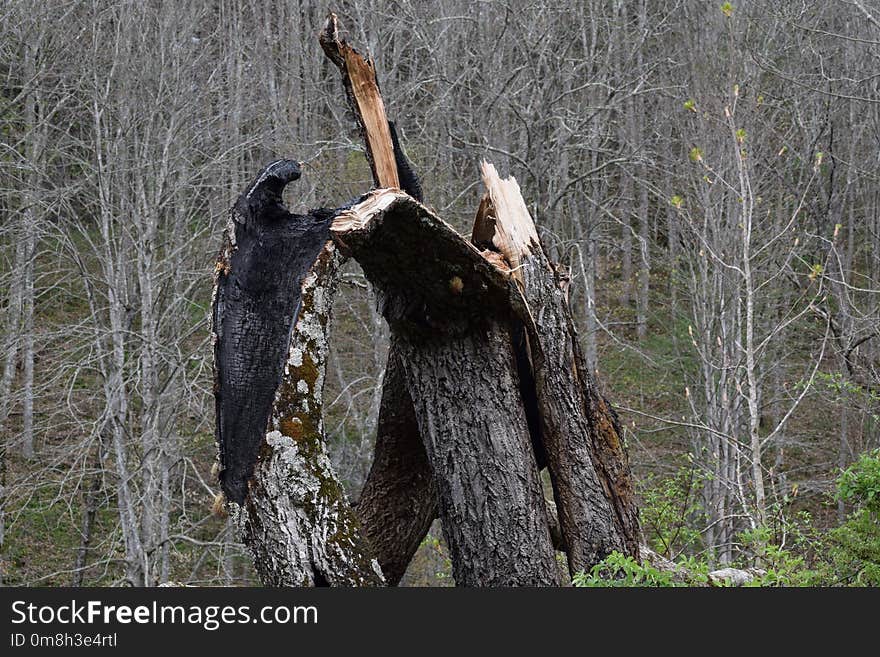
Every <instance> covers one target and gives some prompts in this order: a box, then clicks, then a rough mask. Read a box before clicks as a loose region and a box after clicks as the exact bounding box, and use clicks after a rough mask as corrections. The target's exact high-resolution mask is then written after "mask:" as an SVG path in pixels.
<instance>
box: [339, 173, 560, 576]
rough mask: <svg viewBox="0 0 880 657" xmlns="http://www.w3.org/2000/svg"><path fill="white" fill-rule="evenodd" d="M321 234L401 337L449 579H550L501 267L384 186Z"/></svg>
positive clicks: (553, 570)
mask: <svg viewBox="0 0 880 657" xmlns="http://www.w3.org/2000/svg"><path fill="white" fill-rule="evenodd" d="M331 233H332V235H333V238H334V240H336V242H337V244H338V245H339V246H340V248H341V250H343V252H345V253H348V254H349V255H351V256H352V257H354V258H355V259H356V260H357V261H358V262H359V263H360V264H361V266H362V267H363V269H364V273H365V274H366V275H367V278H368V279H369V280H370V282H371V283H372V284H373V286H374V287H375V289H376V290H377V293H378V294H379V297H380V300H381V301H380V303H381V310H382V313H383V315H384V317H385V318H386V320H387V321H388V323H389V326H390V327H391V332H392V335H393V336H394V337H393V339H394V340H395V341H396V344H397V346H398V348H399V354H400V358H401V360H402V362H403V370H404V377H405V380H406V385H407V389H408V391H409V394H410V398H411V399H412V402H413V407H414V411H415V416H416V420H417V422H418V427H419V432H420V434H421V436H422V440H423V442H424V446H425V449H426V452H427V454H428V460H429V462H430V464H431V468H432V470H433V473H434V479H435V481H436V485H437V491H438V494H439V509H440V518H441V520H442V522H443V531H444V535H445V537H446V540H447V543H448V544H449V548H450V552H451V555H452V563H453V575H454V577H455V580H456V583H458V584H459V585H472V586H474V585H482V586H492V585H551V584H559V583H560V582H561V578H560V572H559V568H558V566H557V563H556V558H555V553H554V550H553V546H552V542H551V538H550V532H549V527H548V521H547V517H546V505H545V502H544V497H543V491H542V489H541V483H540V478H539V476H538V469H537V465H536V463H535V457H534V453H533V450H532V445H531V439H530V436H529V432H528V425H527V422H526V417H525V411H524V410H523V406H522V404H521V402H520V399H519V395H520V392H519V385H518V384H519V379H518V375H517V370H516V363H515V359H514V357H513V345H512V341H511V335H512V328H513V327H512V323H513V322H514V321H515V320H516V314H515V312H514V310H513V307H514V306H517V305H518V306H519V307H520V309H522V304H521V299H519V298H518V295H517V293H516V289H515V288H514V287H512V286H511V285H509V283H508V278H507V275H506V274H505V273H503V272H502V271H501V270H499V269H497V268H496V267H495V266H493V265H492V264H491V263H490V262H489V261H488V260H486V259H485V258H483V256H482V255H481V254H480V253H479V252H478V251H477V250H476V248H474V247H473V245H471V244H470V243H469V242H467V241H466V240H465V239H464V238H462V237H461V236H460V235H459V234H458V233H456V232H455V231H454V230H453V229H452V228H451V227H450V226H449V225H448V224H446V223H445V222H443V221H442V220H441V219H439V218H438V217H436V216H434V215H433V214H432V213H431V212H430V211H429V210H428V209H427V208H425V207H424V206H422V205H420V204H419V203H417V202H416V201H414V200H413V199H412V198H410V197H409V196H407V195H405V194H403V193H399V192H394V191H391V190H379V191H377V192H374V193H373V194H372V195H371V196H369V197H368V198H367V199H366V200H365V201H363V202H362V203H360V204H358V205H357V206H355V207H353V208H351V209H350V210H347V211H345V212H343V213H341V214H340V215H339V216H338V217H337V218H336V219H335V220H334V222H333V224H332V226H331ZM426 244H431V257H427V258H426V257H425V256H424V252H425V245H426Z"/></svg>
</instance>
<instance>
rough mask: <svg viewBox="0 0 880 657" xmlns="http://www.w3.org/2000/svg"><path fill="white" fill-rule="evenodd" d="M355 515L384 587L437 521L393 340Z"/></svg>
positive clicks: (431, 483) (398, 576) (425, 462)
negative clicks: (369, 463) (373, 442)
mask: <svg viewBox="0 0 880 657" xmlns="http://www.w3.org/2000/svg"><path fill="white" fill-rule="evenodd" d="M355 512H356V513H357V515H358V518H359V519H360V521H361V526H362V527H363V528H364V533H365V534H366V536H367V538H368V539H369V541H370V544H371V545H372V547H373V549H374V550H375V553H376V558H377V559H378V561H379V564H380V565H381V566H382V572H383V573H384V575H385V580H386V582H387V583H388V584H389V585H390V586H395V585H397V584H398V583H399V582H400V579H401V578H402V577H403V575H404V573H405V572H406V569H407V566H409V562H410V561H411V560H412V557H413V555H414V554H415V552H416V550H417V549H418V547H419V545H420V544H421V542H422V539H424V538H425V535H426V534H427V533H428V529H430V527H431V523H432V522H433V521H434V518H436V517H437V491H436V487H435V485H434V476H433V474H432V472H431V466H430V464H429V463H428V455H427V454H426V453H425V447H424V446H423V445H422V440H421V433H420V432H419V425H418V421H417V419H416V414H415V409H414V408H413V403H412V399H410V395H409V391H408V390H407V388H406V382H405V380H404V372H403V364H402V362H401V355H400V353H399V347H398V346H397V344H396V341H395V342H394V343H392V345H391V347H390V349H389V352H388V364H387V365H386V366H385V378H384V380H383V382H382V402H381V406H380V408H379V425H378V427H377V431H376V446H375V449H374V452H373V464H372V466H371V468H370V473H369V474H368V475H367V480H366V481H365V482H364V487H363V489H362V491H361V496H360V499H359V500H358V503H357V506H356V507H355Z"/></svg>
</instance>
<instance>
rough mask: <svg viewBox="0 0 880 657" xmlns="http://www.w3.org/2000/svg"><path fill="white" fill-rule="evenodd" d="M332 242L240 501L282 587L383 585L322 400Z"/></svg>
mask: <svg viewBox="0 0 880 657" xmlns="http://www.w3.org/2000/svg"><path fill="white" fill-rule="evenodd" d="M340 262H341V256H340V255H339V253H338V252H337V250H336V248H335V247H334V245H333V244H332V243H328V244H327V245H326V246H325V248H324V250H323V251H322V252H321V254H320V255H319V256H318V259H317V260H316V262H315V264H314V265H313V267H312V269H311V271H310V272H309V273H308V275H307V276H306V277H305V279H304V280H303V284H302V305H301V307H300V311H299V316H298V319H297V322H296V325H295V326H294V328H293V331H292V334H291V338H290V346H289V349H288V357H287V360H286V362H285V365H284V375H283V377H282V381H281V385H280V386H279V388H278V392H277V393H276V396H275V404H274V406H273V409H272V415H271V417H270V419H269V426H268V431H267V434H266V439H265V442H264V444H263V446H262V448H261V452H260V458H259V460H258V462H257V465H256V468H255V470H254V474H253V477H252V478H251V480H250V482H249V486H250V491H249V494H248V496H247V499H246V500H245V504H244V506H243V507H238V506H237V505H231V506H232V507H233V508H232V515H233V518H234V520H235V521H236V523H237V524H238V527H239V531H240V535H241V536H242V538H243V540H244V542H245V544H246V545H247V547H248V548H249V550H250V552H251V554H252V556H253V558H254V565H255V567H256V569H257V572H258V573H259V575H260V579H261V580H262V582H263V583H264V584H266V585H272V586H321V585H330V586H371V585H373V586H376V585H382V584H383V583H384V581H383V577H382V572H381V569H380V568H379V565H378V562H377V561H376V560H375V559H374V558H373V555H372V552H371V550H370V548H369V545H368V543H367V542H366V540H365V539H364V538H363V535H362V531H361V528H360V524H359V522H358V519H357V516H355V514H354V512H353V510H352V507H351V504H350V503H349V501H348V498H347V497H346V494H345V490H344V489H343V487H342V485H341V484H340V482H339V480H338V479H337V477H336V474H335V472H334V471H333V466H332V465H331V463H330V459H329V458H328V456H327V452H326V450H325V439H326V436H325V434H324V423H323V419H322V403H321V400H322V395H323V388H324V374H325V369H326V361H327V354H328V351H329V344H328V339H327V334H328V332H329V328H330V322H331V315H332V302H333V295H334V292H335V288H336V271H337V269H338V266H339V264H340Z"/></svg>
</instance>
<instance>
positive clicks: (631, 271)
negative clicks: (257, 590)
mask: <svg viewBox="0 0 880 657" xmlns="http://www.w3.org/2000/svg"><path fill="white" fill-rule="evenodd" d="M326 11H327V7H326V6H325V5H323V4H321V3H311V2H303V3H258V2H251V1H249V0H216V1H211V2H204V3H178V2H169V1H163V0H149V1H146V2H139V3H131V2H121V1H118V0H96V1H94V2H75V3H60V4H59V3H38V2H35V1H33V0H9V1H8V2H5V3H3V5H2V7H0V140H2V141H0V144H2V150H0V295H2V296H0V485H2V489H0V577H2V583H3V584H11V585H24V584H43V585H48V584H51V585H60V584H74V585H97V584H120V583H128V584H132V585H153V584H157V583H161V582H166V581H169V580H170V581H180V582H185V583H192V584H242V583H255V582H258V574H257V573H256V572H255V571H254V569H253V567H252V565H251V559H250V556H249V555H248V554H247V552H246V551H245V549H244V547H243V545H242V544H241V543H240V542H239V540H240V538H239V535H238V534H237V532H236V528H235V527H234V526H233V523H232V522H231V521H230V520H229V519H228V518H227V517H226V516H225V515H224V514H223V513H222V512H218V511H219V509H216V508H215V505H214V501H215V498H216V496H217V494H218V493H219V492H220V486H219V484H218V481H217V476H216V473H215V472H212V468H213V467H214V463H215V454H216V448H215V443H214V430H215V411H214V392H213V385H214V381H213V376H212V345H211V331H210V325H211V303H212V299H211V294H212V274H213V273H214V272H213V268H214V266H215V261H216V256H217V254H218V252H220V250H221V248H222V245H223V243H222V238H221V235H222V233H223V230H224V228H225V227H226V225H227V221H228V219H229V209H230V207H231V206H232V204H233V203H234V202H235V200H236V198H237V197H238V196H239V194H240V193H241V192H242V191H243V190H245V189H247V188H248V185H249V184H250V183H251V182H252V181H253V180H254V177H255V176H256V175H257V173H258V172H260V171H261V170H263V168H264V166H265V165H267V164H268V163H269V162H272V161H276V160H279V159H282V158H290V159H293V160H297V161H300V166H301V170H302V176H301V179H300V180H299V181H297V182H296V184H295V186H294V185H292V186H291V189H290V190H289V191H288V192H287V194H286V196H285V201H286V203H287V207H288V208H289V209H290V210H291V211H292V212H294V213H300V214H306V213H307V211H308V210H309V209H311V208H315V207H333V208H338V207H340V206H341V205H343V204H345V203H347V202H349V201H350V200H351V199H355V198H358V197H360V195H361V194H363V193H364V192H366V191H367V190H369V189H370V188H371V187H373V186H374V173H376V171H377V170H379V169H381V168H382V167H386V168H387V167H390V166H391V165H392V164H393V162H391V163H390V164H389V163H388V162H385V163H383V162H373V163H372V166H371V163H370V162H368V161H367V159H366V158H365V157H364V152H365V144H364V141H363V139H362V136H361V133H360V131H359V129H358V125H357V122H356V120H355V116H354V115H353V114H352V111H351V108H350V107H348V106H347V105H346V103H344V102H341V101H340V99H341V98H342V90H341V85H340V81H339V73H338V71H337V70H336V67H335V66H334V63H333V62H331V61H330V60H329V59H328V58H327V56H326V55H325V53H324V52H322V50H321V48H320V46H319V45H318V42H317V35H318V32H319V31H320V30H321V28H322V26H323V25H324V21H325V18H326ZM335 11H337V13H338V14H339V16H340V22H341V24H342V26H343V27H346V28H348V29H350V30H351V32H350V33H349V34H348V35H347V36H348V37H349V38H350V40H351V42H353V43H356V44H357V45H358V47H359V48H361V50H362V51H364V52H365V53H366V54H368V55H369V56H370V57H372V59H373V62H374V64H375V68H376V70H377V71H378V74H379V83H380V88H381V92H382V97H383V98H384V107H385V110H386V111H387V116H388V118H389V119H391V120H392V121H394V124H395V126H396V134H393V135H392V132H391V131H389V134H388V137H389V138H391V137H392V136H393V137H394V138H395V140H396V141H397V143H398V146H400V145H402V147H403V148H404V150H405V151H406V155H407V156H408V159H409V160H410V161H411V162H412V165H413V168H414V170H415V172H417V173H418V175H419V176H420V178H421V188H422V189H424V191H425V200H424V203H425V204H426V206H429V210H430V212H432V213H434V215H436V216H437V217H442V218H443V219H444V220H445V221H447V222H449V224H450V225H451V226H452V227H453V228H454V229H455V230H457V231H458V233H460V234H462V235H468V236H470V235H472V234H473V238H474V242H475V243H476V245H477V246H478V247H479V246H480V235H479V231H476V230H473V231H472V229H473V228H474V216H475V214H476V213H477V211H478V208H480V207H481V198H482V196H483V192H484V180H483V178H484V176H485V171H483V172H481V169H480V164H479V163H480V162H481V161H482V160H484V159H485V160H488V161H491V162H493V163H494V164H495V165H496V166H497V167H498V170H499V172H500V176H499V178H500V179H504V178H507V177H508V176H513V177H515V178H516V180H517V181H518V183H519V187H520V188H521V190H522V196H523V198H524V199H525V201H526V203H527V212H528V213H529V215H530V216H531V218H533V219H534V224H535V226H536V230H537V234H538V236H539V238H540V243H541V244H543V248H544V250H545V251H546V258H547V260H548V261H552V262H555V263H558V270H557V276H558V278H559V281H560V282H561V283H562V284H563V287H564V289H565V291H566V293H567V296H568V304H569V305H570V308H571V313H572V318H573V323H574V326H573V327H572V328H574V329H576V332H577V335H578V344H577V349H578V351H580V352H581V353H582V356H583V363H584V369H585V371H587V372H589V373H590V376H591V377H595V379H596V381H597V388H596V391H595V395H594V396H593V397H592V399H593V403H595V404H599V405H601V404H604V403H605V401H604V398H607V399H609V400H610V401H611V402H613V407H614V408H613V410H611V409H610V408H609V409H599V410H600V411H601V412H602V413H605V414H606V416H607V417H609V418H611V417H614V416H615V413H616V417H617V418H619V422H620V427H621V429H622V438H623V441H624V443H625V446H626V448H627V450H628V453H629V460H630V462H631V464H632V466H633V469H634V473H635V493H636V499H637V501H638V503H639V506H640V507H641V526H642V532H643V534H644V540H645V542H646V544H647V546H648V547H650V548H651V549H652V550H653V551H655V552H656V553H657V554H659V555H660V556H662V557H664V558H665V559H668V560H669V561H672V562H677V563H679V564H682V567H683V568H686V569H687V572H688V573H689V574H688V575H681V574H680V573H679V574H675V575H670V574H669V573H670V572H672V571H669V570H666V571H662V569H660V570H655V566H656V562H655V566H650V567H649V568H647V569H646V570H645V571H644V572H643V571H639V573H640V574H639V576H644V577H646V578H648V579H649V580H650V581H652V582H657V583H661V584H662V583H670V582H672V580H674V579H676V578H678V580H677V581H681V580H686V579H687V578H692V579H691V580H689V583H700V581H705V579H706V575H705V573H706V572H708V570H710V569H714V568H720V567H724V566H736V567H741V568H754V569H756V570H755V571H754V572H755V573H759V574H758V575H757V577H758V580H757V581H758V582H759V583H767V584H773V583H790V584H800V583H819V584H828V585H840V584H844V585H849V584H871V583H873V584H878V583H880V529H878V513H880V509H878V508H877V500H878V499H880V474H878V473H880V456H878V452H877V451H876V450H877V449H878V448H880V430H878V422H880V420H878V413H880V184H878V180H877V170H878V152H880V151H878V143H880V89H878V87H880V82H878V79H877V76H876V68H877V67H876V63H877V57H878V55H880V7H877V6H876V3H870V2H866V1H865V0H852V1H851V2H842V3H825V2H818V1H817V2H806V3H777V2H769V1H765V0H744V1H742V2H734V3H727V2H725V3H721V2H718V3H704V2H696V1H694V2H691V1H689V0H685V1H676V0H658V1H656V2H647V1H646V0H639V1H637V2H629V3H624V2H620V1H618V0H588V1H585V2H579V3H560V2H535V3H514V4H510V3H504V2H495V1H490V2H483V3H478V4H474V3H471V2H463V1H461V2H460V1H458V0H438V1H437V2H434V3H430V5H428V4H425V3H409V2H396V3H387V2H379V1H378V0H375V1H372V0H365V1H363V2H361V1H357V2H340V3H339V5H338V7H337V8H335ZM481 174H482V175H481ZM376 175H377V176H378V174H376ZM376 179H377V180H378V179H379V178H378V177H377V178H376ZM398 182H399V183H401V185H400V186H404V185H403V181H401V180H399V181H398ZM294 187H295V189H294ZM423 255H424V256H425V257H426V258H427V257H430V256H434V255H436V254H435V253H433V252H426V253H424V254H423ZM325 257H329V256H327V255H326V254H325ZM337 264H338V263H337ZM520 264H521V263H520ZM328 266H329V264H328ZM374 283H375V280H374V276H373V275H372V273H371V271H370V268H369V265H364V268H363V269H362V268H361V267H360V266H359V265H358V264H357V262H355V259H350V260H348V261H347V262H346V263H345V264H344V265H342V267H341V269H340V270H339V272H338V289H337V290H336V294H335V298H334V300H333V304H332V309H331V310H332V314H333V316H334V317H333V329H332V330H333V339H332V341H331V342H330V343H329V345H330V346H329V348H328V350H327V352H326V353H325V354H323V356H322V358H325V359H326V361H325V362H326V377H325V380H324V381H323V384H324V396H323V422H324V426H323V431H324V433H325V434H326V438H327V440H326V449H327V452H328V455H329V459H330V462H331V464H332V467H333V469H334V471H335V473H336V474H337V475H338V477H339V479H340V481H341V483H342V484H343V485H344V487H345V490H346V491H347V492H348V494H349V497H350V498H351V501H352V502H355V503H356V504H355V508H357V503H358V502H359V500H361V499H363V500H369V499H370V496H371V495H378V494H379V489H375V488H373V489H371V487H370V486H367V487H366V488H365V489H364V490H363V493H362V488H363V486H364V482H365V481H366V480H367V478H368V474H369V472H370V469H371V465H372V464H373V455H374V448H375V451H376V453H377V455H381V454H383V452H382V451H381V450H380V449H379V447H378V446H382V445H383V441H387V440H388V439H389V438H388V437H389V436H394V435H399V426H398V425H394V423H402V424H404V425H405V424H406V423H407V422H409V421H411V420H412V418H410V417H408V416H400V415H394V416H391V415H389V414H388V413H383V411H382V409H383V405H384V406H386V407H387V406H388V405H389V404H394V403H395V401H394V400H393V399H389V398H388V397H386V398H385V399H384V400H383V381H386V382H387V381H392V380H394V377H406V376H410V377H412V373H411V372H412V371H414V370H407V371H406V372H405V371H403V370H397V369H396V368H395V367H394V364H395V363H396V362H397V361H396V360H395V358H396V357H394V358H390V359H389V341H390V332H389V328H388V325H387V324H386V322H385V320H384V319H383V314H382V303H385V301H387V299H378V298H377V296H376V291H375V289H374V287H373V286H372V285H373V284H374ZM526 292H528V290H526ZM532 292H535V291H534V290H533V291H532ZM407 348H408V345H407V344H404V343H400V342H399V341H397V339H395V345H394V349H398V350H401V352H400V353H405V352H406V349H407ZM393 354H394V352H393V351H392V355H393ZM410 356H411V354H410ZM386 365H387V368H386ZM386 369H387V371H386ZM549 371H551V372H552V370H549ZM408 373H409V374H408ZM410 383H412V382H410ZM536 385H541V382H540V381H538V382H537V384H536ZM548 385H549V384H548ZM389 388H390V389H392V390H394V389H395V388H394V387H393V386H389V385H385V387H384V389H385V390H386V395H390V394H391V393H390V392H387V391H388V390H389ZM398 389H399V388H398ZM420 412H425V413H429V412H430V409H421V411H420ZM609 421H610V420H609ZM377 445H378V446H377ZM389 445H392V451H391V452H384V454H385V458H393V457H391V456H389V454H390V453H394V451H393V450H396V449H403V447H400V446H394V445H393V444H392V443H388V444H385V447H388V446H389ZM404 447H405V446H404ZM401 453H405V451H404V452H401ZM609 476H611V477H612V478H616V475H615V474H614V473H611V475H609ZM414 482H415V483H413V482H405V483H407V485H425V484H424V482H421V484H420V483H419V481H417V478H414ZM540 483H541V484H542V485H543V489H544V495H545V497H546V498H548V499H550V498H551V497H552V494H551V489H552V487H551V481H550V479H549V476H548V475H547V474H546V473H545V474H544V475H543V479H542V480H541V482H540ZM440 494H441V495H442V494H443V493H442V491H441V493H440ZM430 499H433V498H430ZM413 513H415V514H416V515H418V516H419V518H420V519H421V521H422V522H430V520H431V518H433V517H434V516H433V514H434V513H435V509H434V508H433V506H431V504H430V502H426V503H425V504H424V505H423V506H421V507H418V508H414V510H413ZM441 517H442V514H441ZM562 529H563V530H564V529H565V528H564V527H563V528H562ZM371 540H376V539H375V538H374V539H371ZM417 540H418V541H419V544H418V545H417V546H416V545H413V549H414V550H416V552H415V557H414V559H413V562H412V564H411V565H410V566H409V569H408V570H407V572H406V573H403V572H400V573H399V575H400V576H401V577H402V578H403V579H402V582H403V583H404V584H435V585H436V584H445V583H449V582H450V581H451V580H452V579H453V577H452V576H453V571H452V563H451V562H452V556H453V555H452V554H451V552H450V550H451V549H452V550H456V549H458V548H457V547H456V546H455V545H453V546H449V545H448V544H447V542H446V541H445V540H444V538H443V533H442V531H441V527H440V525H439V523H436V522H435V523H434V525H433V526H432V527H431V529H430V530H429V533H428V536H427V538H425V539H424V540H421V539H417ZM459 547H460V546H459ZM548 549H549V548H548ZM624 562H625V557H622V556H617V555H615V556H613V557H612V558H611V559H610V560H606V561H605V562H603V566H600V567H599V569H597V571H596V572H595V573H594V574H593V575H591V574H590V573H585V574H583V575H582V576H577V575H575V581H576V582H577V583H580V584H597V583H602V581H604V580H603V578H602V575H608V574H609V573H611V574H613V573H620V572H624V571H625V570H626V569H625V568H623V565H621V564H624V565H627V564H625V563H624ZM663 563H664V564H665V565H664V566H663V567H664V568H672V566H671V565H670V564H669V563H667V562H663ZM630 565H632V564H628V565H627V567H629V566H630ZM396 567H397V568H398V569H399V570H401V571H402V568H403V567H405V564H404V565H403V567H401V565H400V564H397V566H396ZM661 571H662V572H661ZM612 579H613V578H612ZM624 579H625V578H624Z"/></svg>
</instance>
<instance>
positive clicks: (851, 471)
mask: <svg viewBox="0 0 880 657" xmlns="http://www.w3.org/2000/svg"><path fill="white" fill-rule="evenodd" d="M837 498H838V499H839V500H841V501H843V502H846V503H847V504H852V505H853V506H855V510H854V511H853V512H852V513H851V514H850V515H849V516H847V519H846V521H845V522H844V523H843V524H842V525H841V526H840V527H837V528H836V529H833V530H831V532H830V535H829V546H828V561H829V564H828V568H829V570H830V572H831V577H832V578H833V579H834V580H836V583H837V584H841V585H844V586H846V585H849V586H880V450H874V451H872V452H868V453H865V454H862V455H861V456H860V457H859V459H858V460H857V461H856V462H855V463H853V464H852V465H851V466H850V467H848V468H847V469H846V470H844V471H843V473H842V474H841V475H840V477H839V478H838V480H837Z"/></svg>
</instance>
